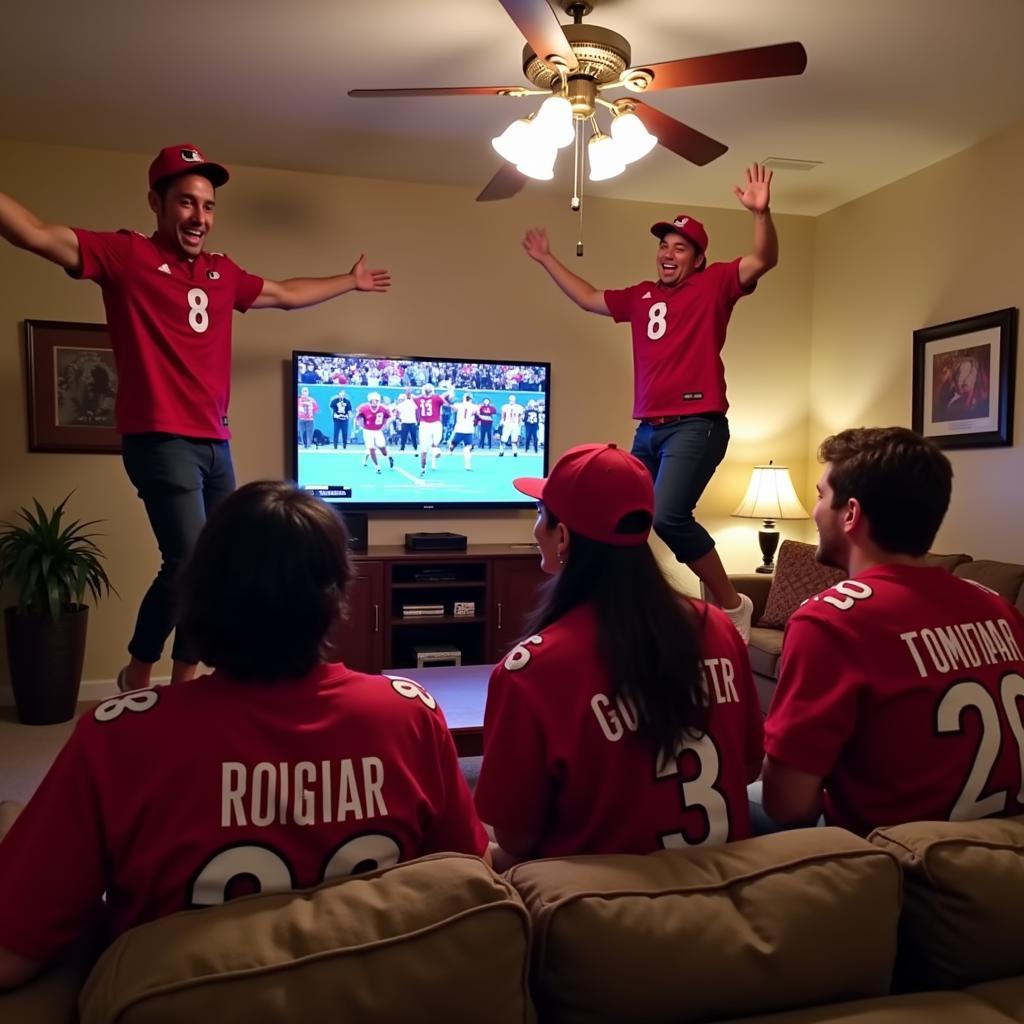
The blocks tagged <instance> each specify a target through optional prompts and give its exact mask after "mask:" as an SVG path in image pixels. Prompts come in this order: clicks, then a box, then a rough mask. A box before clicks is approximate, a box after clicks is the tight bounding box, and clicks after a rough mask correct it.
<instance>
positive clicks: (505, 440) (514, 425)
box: [498, 395, 523, 459]
mask: <svg viewBox="0 0 1024 1024" xmlns="http://www.w3.org/2000/svg"><path fill="white" fill-rule="evenodd" d="M522 425H523V407H522V406H521V405H520V404H519V403H518V402H517V401H516V396H515V395H509V396H508V401H507V402H506V403H505V404H504V405H503V406H502V407H501V437H500V438H499V439H498V457H499V458H500V457H502V456H503V455H504V454H505V447H506V446H507V445H511V446H512V458H514V459H515V458H518V457H519V431H520V428H521V427H522Z"/></svg>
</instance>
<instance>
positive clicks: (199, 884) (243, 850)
mask: <svg viewBox="0 0 1024 1024" xmlns="http://www.w3.org/2000/svg"><path fill="white" fill-rule="evenodd" d="M401 855H402V851H401V850H400V849H399V847H398V843H396V842H395V841H394V839H392V838H391V836H385V835H378V834H375V833H369V834H366V835H361V836H353V837H352V838H351V839H348V840H346V841H345V842H344V843H342V844H341V845H340V846H339V847H338V849H337V850H335V852H334V854H333V855H332V856H331V857H330V859H329V860H328V861H327V863H326V865H325V866H324V869H323V872H322V874H321V876H320V880H321V881H322V882H326V881H328V880H329V879H331V878H343V877H347V876H348V875H354V874H361V873H362V872H364V871H376V870H377V869H378V868H388V867H391V865H392V864H397V863H398V861H399V859H400V858H401ZM236 878H252V879H255V881H256V885H257V886H258V891H259V892H261V893H269V892H289V891H290V890H292V889H294V888H295V887H296V886H295V883H296V879H295V875H294V873H293V871H292V868H291V865H290V864H289V863H288V862H287V861H286V860H285V859H284V857H282V856H281V854H279V853H278V852H277V851H276V850H272V849H271V848H270V847H269V846H258V845H256V844H243V845H241V846H231V847H229V848H228V849H226V850H221V851H220V853H216V854H214V855H213V857H211V858H210V859H209V860H208V861H207V862H206V864H204V865H203V867H202V868H201V869H200V871H199V874H198V875H197V876H196V880H195V881H194V882H193V883H192V894H191V906H193V907H213V906H217V905H218V904H220V903H223V902H224V898H225V894H226V893H227V892H228V889H229V887H230V886H231V883H232V882H233V881H234V880H235V879H236Z"/></svg>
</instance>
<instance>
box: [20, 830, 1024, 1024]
mask: <svg viewBox="0 0 1024 1024" xmlns="http://www.w3.org/2000/svg"><path fill="white" fill-rule="evenodd" d="M1021 921H1024V817H1021V818H1008V819H1003V820H998V819H990V820H986V821H980V822H970V823H949V822H928V823H917V824H910V825H902V826H898V827H894V828H885V829H880V830H877V831H876V832H875V833H873V834H872V836H871V837H870V838H869V840H864V839H861V838H859V837H857V836H854V835H852V834H851V833H848V832H845V831H843V830H841V829H836V828H818V829H801V830H795V831H792V832H785V833H779V834H776V835H770V836H761V837H758V838H754V839H748V840H744V841H742V842H738V843H732V844H730V845H727V846H720V847H711V848H696V849H692V850H685V851H678V850H672V851H663V852H659V853H655V854H651V855H648V856H599V857H570V858H563V859H552V860H542V861H535V862H532V863H525V864H521V865H519V866H517V867H515V868H513V869H512V870H511V871H510V872H508V873H507V874H505V875H497V874H495V873H494V872H492V871H491V870H490V868H488V867H487V866H486V865H485V864H484V863H483V862H482V861H480V860H478V859H476V858H474V857H467V856H463V855H454V854H453V855H435V856H432V857H426V858H422V859H420V860H415V861H410V862H407V863H404V864H398V865H396V866H394V867H391V868H388V869H385V870H382V871H377V872H373V873H369V874H366V875H358V876H355V877H353V878H349V879H346V880H342V881H335V882H330V883H326V884H324V885H321V886H319V887H317V888H315V889H311V890H306V891H303V892H300V893H288V894H281V895H255V896H249V897H244V898H241V899H238V900H234V901H232V902H231V903H228V904H225V905H223V906H220V907H216V908H210V909H205V910H196V911H186V912H183V913H179V914H174V915H172V916H170V917H167V918H164V919H162V920H159V921H154V922H151V923H149V924H146V925H143V926H141V927H138V928H136V929H133V930H132V931H129V932H127V933H125V934H124V935H122V936H121V937H120V938H119V939H117V940H116V941H115V942H114V943H113V944H112V945H111V946H110V947H109V948H108V949H107V950H106V951H105V952H104V953H103V954H102V955H101V956H100V958H99V960H98V962H97V963H95V965H94V966H92V964H91V960H90V958H89V957H88V955H87V954H85V953H82V954H80V955H79V956H78V957H76V958H74V959H73V960H71V961H69V962H66V963H64V964H62V965H59V966H57V967H55V968H53V969H51V970H50V971H49V972H47V973H46V974H45V975H43V976H42V977H40V978H38V979H37V980H36V981H35V982H33V983H32V984H30V985H28V986H26V987H25V988H23V989H20V990H18V991H15V992H13V993H7V994H6V995H0V1020H2V1021H3V1022H4V1024H28V1022H30V1021H31V1022H32V1024H51V1022H52V1024H56V1022H65V1021H72V1020H75V1019H77V1018H76V1017H75V1013H76V1010H75V1006H76V1000H78V1005H79V1006H80V1012H81V1018H80V1019H81V1021H82V1022H83V1024H103V1022H115V1021H116V1022H118V1024H170V1022H190V1024H191V1022H196V1024H199V1022H207V1021H210V1022H215V1024H236V1022H239V1024H240V1022H242V1021H245V1022H246V1024H249V1022H257V1024H261V1022H268V1024H270V1022H274V1024H277V1022H285V1021H296V1022H298V1021H301V1022H304V1024H319V1022H321V1021H344V1022H346V1024H368V1022H371V1021H385V1022H388V1024H402V1022H406V1021H408V1022H414V1021H415V1022H416V1024H433V1022H444V1024H463V1022H465V1024H469V1022H474V1024H478V1022H486V1024H505V1022H509V1024H511V1022H516V1024H534V1022H539V1024H584V1022H588V1024H605V1022H607V1024H630V1022H638V1024H662V1022H664V1024H697V1022H703V1021H732V1022H741V1021H742V1022H749V1024H824V1022H838V1021H843V1022H845V1024H918V1022H920V1024H930V1022H933V1021H936V1020H949V1021H956V1022H958V1024H1000V1022H1002V1024H1008V1022H1010V1021H1018V1022H1024V941H1022V939H1021ZM83 980H84V984H83Z"/></svg>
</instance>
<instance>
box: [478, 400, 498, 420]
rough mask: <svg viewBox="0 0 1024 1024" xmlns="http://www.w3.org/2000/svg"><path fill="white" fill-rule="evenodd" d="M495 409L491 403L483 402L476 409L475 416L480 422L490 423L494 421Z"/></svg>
mask: <svg viewBox="0 0 1024 1024" xmlns="http://www.w3.org/2000/svg"><path fill="white" fill-rule="evenodd" d="M497 411H498V410H497V407H496V406H493V405H491V403H490V402H484V404H483V405H481V406H480V408H479V409H478V410H477V416H478V418H479V420H480V422H481V423H491V422H493V421H494V415H495V413H496V412H497Z"/></svg>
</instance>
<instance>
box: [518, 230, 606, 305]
mask: <svg viewBox="0 0 1024 1024" xmlns="http://www.w3.org/2000/svg"><path fill="white" fill-rule="evenodd" d="M523 248H524V249H525V250H526V255H527V256H529V257H530V259H532V260H536V261H537V262H538V263H539V264H540V265H541V266H542V267H543V268H544V269H545V270H546V271H547V272H548V273H549V274H550V275H551V280H552V281H554V282H555V284H557V285H558V287H559V288H561V289H562V291H563V292H565V294H566V295H568V296H569V298H570V299H572V301H573V302H575V303H576V305H577V306H579V307H580V309H585V310H587V312H588V313H600V314H601V315H602V316H611V312H610V311H609V309H608V306H607V304H606V303H605V301H604V292H603V291H600V290H599V289H597V288H595V287H594V286H593V285H592V284H588V283H587V282H586V281H584V280H583V278H582V277H577V276H576V275H575V274H574V273H573V272H572V271H571V270H570V269H569V268H568V267H567V266H565V264H563V263H561V262H559V260H557V259H556V258H555V257H554V256H553V255H552V254H551V246H550V244H549V243H548V233H547V231H545V230H544V228H531V229H530V230H529V231H527V232H526V237H525V238H524V239H523Z"/></svg>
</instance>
